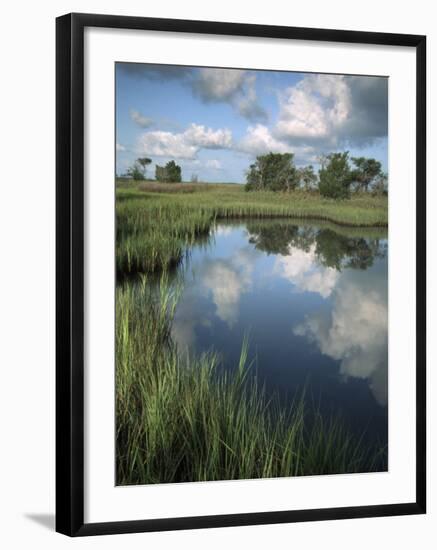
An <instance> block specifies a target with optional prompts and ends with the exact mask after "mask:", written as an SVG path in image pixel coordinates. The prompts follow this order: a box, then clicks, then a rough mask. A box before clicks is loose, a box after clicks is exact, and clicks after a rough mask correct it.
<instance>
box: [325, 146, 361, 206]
mask: <svg viewBox="0 0 437 550" xmlns="http://www.w3.org/2000/svg"><path fill="white" fill-rule="evenodd" d="M348 157H349V153H348V151H345V152H344V153H331V154H330V155H327V157H326V162H325V163H324V165H322V168H321V169H320V171H319V191H320V194H321V195H322V196H323V197H328V198H331V199H347V198H349V197H350V186H351V184H352V182H353V181H354V177H355V176H354V174H353V172H352V170H351V169H350V166H349V162H348Z"/></svg>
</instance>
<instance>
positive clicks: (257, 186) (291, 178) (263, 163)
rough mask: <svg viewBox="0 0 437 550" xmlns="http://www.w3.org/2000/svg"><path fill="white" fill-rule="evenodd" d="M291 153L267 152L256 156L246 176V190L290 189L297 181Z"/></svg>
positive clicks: (294, 186)
mask: <svg viewBox="0 0 437 550" xmlns="http://www.w3.org/2000/svg"><path fill="white" fill-rule="evenodd" d="M293 156H294V155H293V154H292V153H268V154H267V155H260V156H258V157H256V161H255V163H254V164H251V165H250V167H249V170H248V172H247V176H246V190H247V191H253V190H267V189H269V190H272V191H291V190H292V189H295V188H296V187H297V185H298V183H299V179H298V173H297V169H296V166H295V165H294V162H293Z"/></svg>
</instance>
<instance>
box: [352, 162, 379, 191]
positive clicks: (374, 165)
mask: <svg viewBox="0 0 437 550" xmlns="http://www.w3.org/2000/svg"><path fill="white" fill-rule="evenodd" d="M351 160H352V162H353V164H354V165H355V169H354V170H353V178H354V181H355V182H356V189H357V191H366V192H367V191H368V190H369V186H370V185H371V184H372V183H374V182H375V180H376V178H377V177H379V176H381V175H382V171H381V163H380V162H379V161H377V160H375V159H372V158H366V157H352V159H351Z"/></svg>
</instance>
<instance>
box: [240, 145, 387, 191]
mask: <svg viewBox="0 0 437 550" xmlns="http://www.w3.org/2000/svg"><path fill="white" fill-rule="evenodd" d="M387 182H388V178H387V174H385V173H384V172H383V170H382V166H381V163H380V162H379V161H377V160H375V159H373V158H366V157H349V152H348V151H345V152H343V153H331V154H329V155H324V156H323V157H321V158H320V170H319V172H318V174H316V172H315V171H314V167H313V166H311V165H310V166H304V167H301V168H298V167H297V166H296V165H295V163H294V155H293V153H268V154H267V155H259V156H258V157H256V161H255V162H254V163H253V164H251V165H250V167H249V170H248V171H247V174H246V190H247V191H260V190H269V191H292V190H295V189H299V188H300V189H304V190H306V191H311V190H317V189H318V191H319V192H320V194H321V195H322V196H324V197H329V198H332V199H347V198H349V197H350V195H351V193H352V192H360V191H361V192H372V193H373V194H379V195H386V194H387Z"/></svg>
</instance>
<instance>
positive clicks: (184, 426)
mask: <svg viewBox="0 0 437 550" xmlns="http://www.w3.org/2000/svg"><path fill="white" fill-rule="evenodd" d="M179 293H180V287H179V286H178V285H177V284H176V285H170V284H169V281H168V278H167V277H166V275H165V274H164V275H163V276H162V277H161V280H160V284H159V285H158V289H157V288H156V287H153V286H151V285H150V284H148V281H147V278H145V277H143V278H142V279H141V281H140V282H137V283H129V284H122V285H119V287H118V288H117V295H116V301H117V329H116V434H117V441H116V448H117V484H120V485H129V484H149V483H174V482H188V481H207V480H208V481H212V480H223V479H253V478H265V477H281V476H297V475H313V474H333V473H348V472H359V471H368V470H369V469H372V467H373V466H372V457H371V456H370V455H369V453H366V452H364V450H363V447H362V446H361V444H360V442H359V441H357V440H356V439H354V438H353V437H352V436H351V435H350V434H348V432H347V430H346V429H345V427H344V425H343V424H342V422H341V421H339V420H335V419H331V420H329V421H326V420H323V418H322V416H320V415H317V414H316V415H315V416H314V414H313V415H312V416H313V417H314V418H315V420H313V421H312V422H311V427H309V426H308V422H306V414H307V411H306V408H305V400H304V398H303V397H302V398H301V399H299V400H297V401H296V402H295V403H294V404H293V405H292V406H291V407H290V408H289V409H284V408H283V407H281V406H280V405H279V401H278V399H277V398H275V397H273V398H272V397H270V398H267V396H266V393H265V392H264V389H263V388H262V387H261V386H260V385H259V382H258V380H257V377H256V374H255V372H254V369H253V368H251V366H250V362H249V361H248V343H247V341H245V342H243V344H242V351H241V357H240V362H239V364H238V365H235V368H234V369H233V370H232V371H229V370H225V369H223V368H222V367H221V365H220V363H219V360H218V358H217V356H216V355H214V354H204V355H201V356H199V357H188V356H186V357H182V356H181V355H180V354H178V351H177V348H176V347H175V345H174V344H173V342H172V340H171V323H172V318H173V315H174V311H175V307H176V304H177V300H178V296H179Z"/></svg>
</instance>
